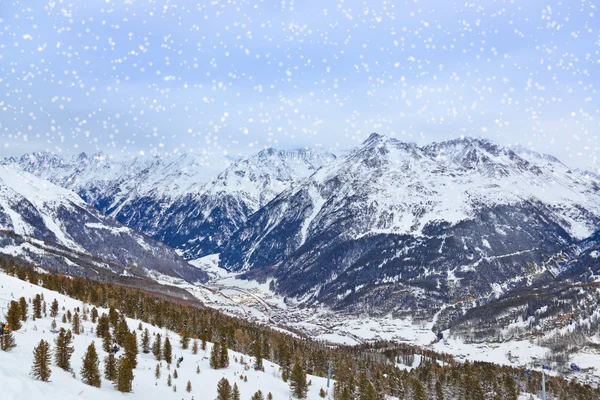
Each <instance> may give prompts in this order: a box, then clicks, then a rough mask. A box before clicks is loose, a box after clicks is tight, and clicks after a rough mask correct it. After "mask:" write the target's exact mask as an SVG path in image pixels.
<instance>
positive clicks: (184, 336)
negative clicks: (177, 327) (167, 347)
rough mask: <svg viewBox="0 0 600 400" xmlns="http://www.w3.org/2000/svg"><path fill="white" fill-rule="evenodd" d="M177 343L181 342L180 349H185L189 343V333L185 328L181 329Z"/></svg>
mask: <svg viewBox="0 0 600 400" xmlns="http://www.w3.org/2000/svg"><path fill="white" fill-rule="evenodd" d="M179 335H180V340H179V344H181V349H182V350H187V348H188V347H189V345H190V333H189V332H188V331H187V330H185V329H184V330H183V331H181V333H180V334H179Z"/></svg>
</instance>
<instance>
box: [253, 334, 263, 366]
mask: <svg viewBox="0 0 600 400" xmlns="http://www.w3.org/2000/svg"><path fill="white" fill-rule="evenodd" d="M253 356H254V358H255V360H256V361H255V362H254V365H255V366H256V367H257V368H258V369H260V370H261V371H262V370H263V368H264V367H263V359H262V343H261V339H260V338H257V339H256V340H255V341H254V351H253Z"/></svg>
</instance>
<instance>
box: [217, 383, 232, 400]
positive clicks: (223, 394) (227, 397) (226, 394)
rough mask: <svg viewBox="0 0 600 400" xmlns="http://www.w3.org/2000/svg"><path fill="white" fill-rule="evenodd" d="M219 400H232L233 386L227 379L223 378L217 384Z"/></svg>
mask: <svg viewBox="0 0 600 400" xmlns="http://www.w3.org/2000/svg"><path fill="white" fill-rule="evenodd" d="M217 400H231V385H230V384H229V381H228V380H227V379H226V378H221V380H220V381H219V383H218V384H217Z"/></svg>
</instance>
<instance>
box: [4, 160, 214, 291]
mask: <svg viewBox="0 0 600 400" xmlns="http://www.w3.org/2000/svg"><path fill="white" fill-rule="evenodd" d="M0 231H1V233H0V252H3V253H6V254H11V255H14V256H19V257H22V258H25V259H27V260H30V261H32V262H35V263H37V264H40V265H44V266H47V267H50V268H52V269H54V270H57V271H59V272H72V273H73V274H75V275H77V274H81V275H86V276H90V275H93V274H99V273H103V272H106V273H112V274H117V275H123V274H126V275H138V276H150V275H152V274H155V273H160V274H164V275H168V276H171V277H176V278H182V279H185V280H187V281H190V282H196V281H205V280H206V278H207V276H206V274H205V273H204V272H202V271H199V270H198V269H196V268H194V267H193V266H191V265H189V264H188V263H187V262H185V260H183V259H182V258H181V257H179V256H178V255H177V254H176V253H175V252H174V251H173V250H172V249H171V248H169V247H167V246H165V245H164V244H162V243H160V242H157V241H155V240H153V239H151V238H149V237H146V236H145V235H143V234H141V233H138V232H136V231H134V230H132V229H130V228H127V227H125V226H122V225H121V224H119V223H118V222H116V221H114V220H113V219H112V218H110V217H107V216H105V215H103V214H102V213H100V212H99V211H98V210H97V209H95V208H93V207H92V206H90V205H88V204H87V203H85V202H84V201H83V200H82V199H81V198H80V197H79V196H77V195H76V194H75V193H73V192H71V191H69V190H67V189H64V188H61V187H59V186H57V185H54V184H52V183H50V182H48V181H46V180H43V179H40V178H37V177H35V176H33V175H31V174H30V173H28V172H24V171H22V170H19V169H16V168H14V167H12V166H6V165H4V166H0Z"/></svg>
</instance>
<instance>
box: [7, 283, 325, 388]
mask: <svg viewBox="0 0 600 400" xmlns="http://www.w3.org/2000/svg"><path fill="white" fill-rule="evenodd" d="M36 294H40V295H43V297H44V300H45V301H46V302H47V303H48V308H49V304H50V303H51V302H52V301H53V300H54V299H55V298H56V299H57V301H58V303H59V306H60V311H59V315H58V317H57V318H56V322H57V329H60V328H61V327H64V328H65V329H70V328H71V325H70V324H68V323H67V324H63V323H61V322H60V321H61V319H62V314H63V313H66V311H67V310H69V309H70V310H71V312H72V313H74V312H73V309H74V308H76V307H80V309H81V310H83V307H84V306H86V305H85V304H83V303H82V302H80V301H77V300H73V299H71V298H69V297H66V296H63V295H60V294H58V293H56V292H52V291H49V290H46V289H43V288H40V287H38V286H35V285H32V284H30V283H27V282H24V281H21V280H19V279H17V278H15V277H10V276H8V275H5V274H4V273H0V319H2V320H3V321H4V318H5V316H6V312H7V306H8V304H9V303H10V301H11V300H16V301H18V299H19V298H20V297H21V296H24V297H25V298H26V299H29V298H34V297H35V295H36ZM63 307H65V310H63ZM89 308H90V309H91V307H89ZM98 312H99V314H100V315H101V314H102V313H103V312H106V313H108V310H106V309H101V308H98ZM31 313H32V306H31V304H30V305H29V312H28V315H29V317H30V316H31ZM80 315H81V313H80ZM127 322H128V325H129V329H130V330H133V329H136V330H137V327H138V324H139V322H140V321H137V320H132V319H128V320H127ZM51 323H52V318H51V317H46V318H41V319H37V320H35V321H32V320H31V319H30V318H29V319H28V320H27V322H25V323H24V324H23V327H22V328H21V329H20V330H19V331H16V332H14V336H15V340H16V342H17V347H16V348H15V349H13V350H11V351H10V352H2V351H0V382H1V383H2V395H1V397H2V399H3V400H6V399H8V400H22V399H31V400H34V399H44V400H65V399H89V400H112V399H123V398H129V399H144V400H153V399H160V400H169V399H173V400H181V399H185V400H190V399H192V398H194V399H195V400H212V399H215V398H216V396H217V391H216V387H217V382H218V381H219V380H220V379H221V378H222V377H225V378H227V379H228V380H229V382H230V383H231V385H232V386H233V384H234V383H237V385H238V387H239V389H240V393H241V398H242V399H249V398H250V397H251V396H252V395H253V394H254V393H255V392H256V391H257V390H259V389H260V390H262V392H263V394H264V395H265V397H266V395H267V393H268V392H271V393H272V394H273V398H274V399H288V398H290V397H291V392H290V390H289V386H288V384H287V383H285V382H283V381H282V380H281V378H280V372H279V366H278V365H275V364H273V363H270V362H268V361H266V360H265V361H264V367H265V372H260V371H254V370H253V369H251V368H250V369H249V370H248V371H245V370H244V365H242V364H240V363H239V362H235V358H238V360H239V358H240V357H241V356H243V357H244V359H245V360H249V359H250V357H248V356H247V355H243V354H240V353H236V352H234V351H229V358H230V360H231V362H230V365H229V367H228V368H227V369H221V370H213V369H211V368H210V366H209V359H208V357H209V355H210V349H211V347H212V344H211V343H208V344H207V348H206V351H202V350H200V351H199V352H198V354H197V355H194V354H192V352H191V349H188V350H181V347H180V345H179V335H177V334H176V333H173V332H169V331H167V330H166V329H159V328H156V327H154V326H152V325H149V324H145V323H142V326H143V328H148V330H149V331H150V334H151V336H153V334H154V333H160V334H161V335H162V336H163V338H164V337H165V335H167V334H168V335H169V338H170V340H171V344H172V346H173V356H174V358H178V357H180V356H183V357H184V360H183V362H182V364H181V367H180V368H179V369H177V373H178V375H179V376H178V378H177V379H173V385H174V386H175V385H176V386H177V392H174V391H173V387H168V386H167V374H168V373H171V375H172V374H173V370H174V369H175V365H174V364H173V365H172V366H171V370H170V371H167V368H166V363H165V362H164V361H163V362H162V369H161V377H160V379H158V380H156V379H155V377H154V370H155V367H156V364H157V363H158V361H156V360H155V358H154V356H153V355H152V354H143V353H142V352H141V351H140V353H139V354H138V366H137V368H136V369H135V370H134V375H135V379H134V380H133V393H129V394H125V395H124V394H122V393H120V392H118V391H117V390H116V389H114V387H113V385H112V383H111V382H110V381H107V380H105V379H104V378H103V380H102V387H101V388H94V387H91V386H88V385H85V384H84V383H83V382H81V377H80V373H79V371H80V369H81V365H82V357H83V355H84V353H85V351H86V349H87V347H88V345H89V344H90V343H91V342H92V341H93V342H95V344H96V350H97V352H98V355H99V358H100V360H101V363H100V368H101V369H102V368H103V366H104V363H103V360H104V357H105V356H106V355H107V353H106V352H104V350H103V349H102V341H101V340H100V339H99V338H97V337H96V336H95V334H94V333H92V328H94V329H95V324H92V322H91V320H88V321H83V319H82V320H81V326H82V327H83V328H84V333H82V334H81V335H74V341H73V345H74V347H75V352H74V353H73V356H72V357H71V367H72V368H73V371H74V372H75V375H76V378H73V376H72V375H71V374H70V373H68V372H65V371H63V370H62V369H60V368H58V367H56V366H52V376H51V378H50V382H41V381H37V380H34V379H33V378H32V377H31V376H30V375H29V373H30V370H31V365H32V363H33V348H34V347H35V346H36V345H37V344H38V343H39V341H40V340H41V339H44V340H46V341H48V342H49V343H50V345H51V350H52V351H53V349H54V337H55V335H54V334H52V333H51V332H50V326H51ZM137 333H138V342H139V340H140V337H141V332H140V331H137ZM152 340H153V338H152ZM119 354H121V352H119ZM197 366H199V367H200V370H201V372H200V374H196V367H197ZM242 374H243V375H245V376H247V377H248V382H244V381H243V380H241V379H240V375H242ZM307 379H308V380H309V381H312V385H311V386H310V389H309V394H308V399H310V400H316V399H320V397H319V395H318V392H319V389H320V388H321V387H323V388H325V387H326V381H327V380H326V379H325V378H320V377H316V376H310V375H309V376H308V377H307ZM188 380H189V381H191V383H192V391H191V393H187V392H186V390H185V387H186V384H187V381H188Z"/></svg>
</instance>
